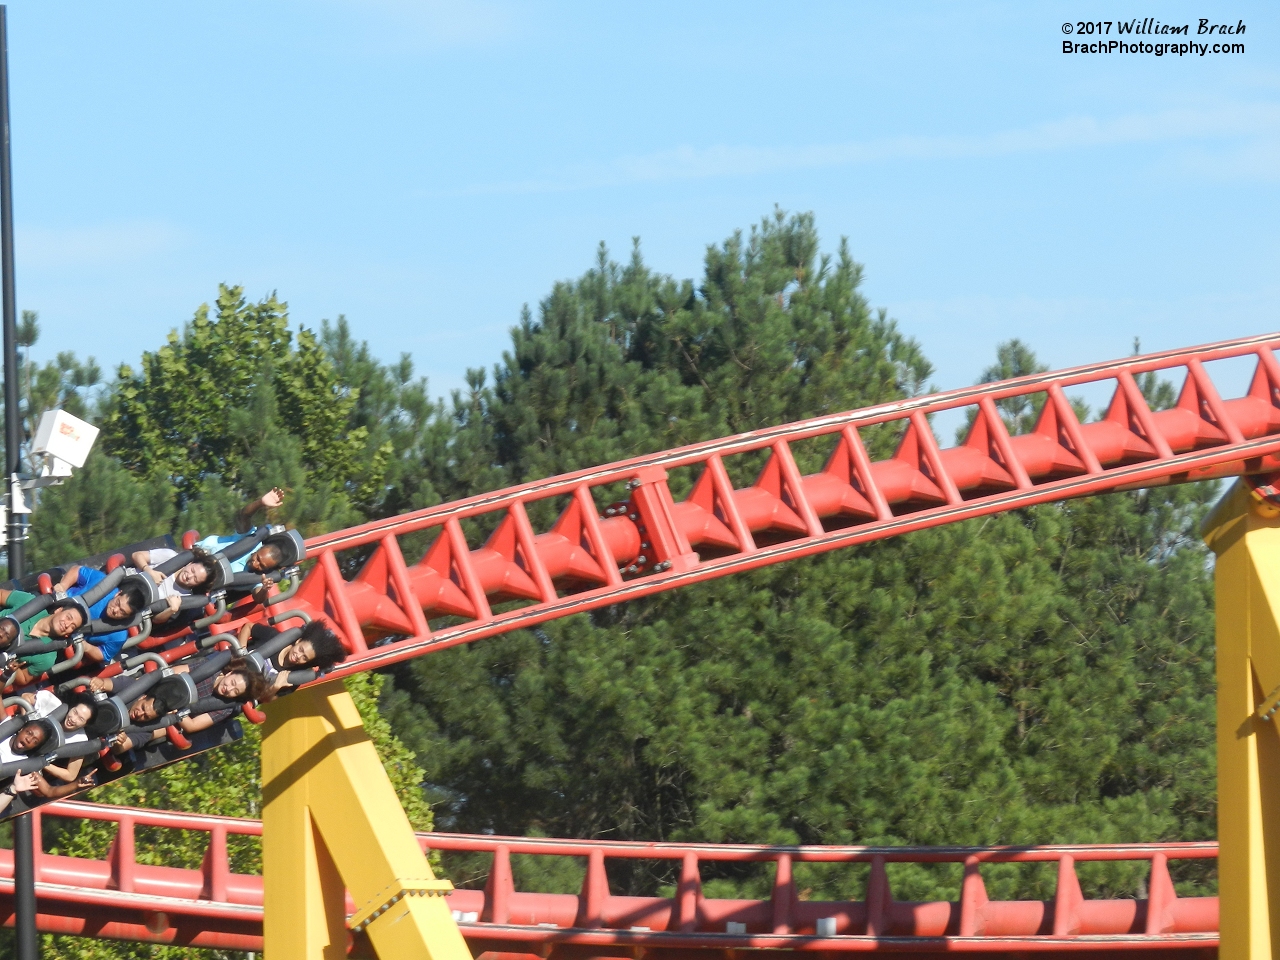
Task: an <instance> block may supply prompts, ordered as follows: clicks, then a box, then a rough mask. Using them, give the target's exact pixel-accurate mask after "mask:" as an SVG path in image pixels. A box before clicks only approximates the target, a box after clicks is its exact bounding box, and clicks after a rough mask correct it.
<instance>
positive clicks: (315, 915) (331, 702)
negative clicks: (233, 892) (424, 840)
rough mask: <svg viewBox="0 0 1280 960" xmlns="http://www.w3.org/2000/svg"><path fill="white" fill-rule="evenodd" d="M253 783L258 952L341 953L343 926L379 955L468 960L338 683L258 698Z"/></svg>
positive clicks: (288, 958) (444, 889) (301, 956)
mask: <svg viewBox="0 0 1280 960" xmlns="http://www.w3.org/2000/svg"><path fill="white" fill-rule="evenodd" d="M262 792H263V810H262V860H263V877H264V886H265V898H266V899H265V911H264V915H263V937H264V946H265V950H264V952H265V955H266V960H321V958H324V960H329V958H334V960H337V958H339V957H343V958H345V957H346V955H347V946H348V940H349V937H350V934H349V932H348V929H350V931H351V932H357V933H358V932H361V931H363V932H364V933H366V934H367V936H368V938H369V941H370V943H371V944H372V945H373V948H374V950H376V951H377V953H378V956H379V957H382V958H383V960H419V958H421V960H471V954H470V952H469V951H468V949H467V945H466V942H465V941H464V940H463V939H462V934H461V933H460V932H459V930H458V925H457V924H456V923H455V922H454V921H453V918H452V915H451V913H450V910H449V906H448V900H447V899H446V897H447V894H448V892H449V891H450V890H452V889H453V886H452V884H450V883H449V881H447V880H437V879H436V878H435V876H434V875H433V874H432V872H431V867H430V866H428V864H427V859H426V857H425V856H423V854H422V851H421V849H420V848H419V847H418V842H417V839H416V838H415V836H414V833H413V828H412V827H411V826H410V825H409V820H408V818H407V817H406V816H405V814H404V809H403V808H402V807H401V806H400V801H399V800H398V799H397V797H396V794H395V790H394V789H393V788H392V786H391V781H390V780H389V779H388V778H387V774H386V771H385V770H384V769H383V768H382V762H381V761H380V760H379V759H378V754H377V751H375V750H374V747H373V743H372V742H371V741H370V740H369V737H368V735H367V734H366V733H365V731H364V725H363V724H362V723H361V721H360V715H359V713H357V712H356V707H355V704H354V703H352V701H351V697H350V696H349V695H348V694H347V692H346V690H345V689H344V688H343V686H342V683H341V682H338V681H335V682H332V683H324V684H317V685H316V686H314V687H306V688H304V689H302V690H299V691H298V692H297V693H295V694H293V695H292V696H288V697H285V698H283V699H281V700H280V701H278V702H276V703H273V704H271V705H270V707H268V708H267V722H266V726H265V727H264V730H263V738H262ZM344 888H345V889H346V890H347V891H350V893H351V898H352V900H353V902H354V906H355V913H354V915H353V916H352V917H351V920H350V924H349V925H348V922H347V913H346V903H345V899H346V898H345V896H344Z"/></svg>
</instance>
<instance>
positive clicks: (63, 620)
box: [0, 567, 84, 687]
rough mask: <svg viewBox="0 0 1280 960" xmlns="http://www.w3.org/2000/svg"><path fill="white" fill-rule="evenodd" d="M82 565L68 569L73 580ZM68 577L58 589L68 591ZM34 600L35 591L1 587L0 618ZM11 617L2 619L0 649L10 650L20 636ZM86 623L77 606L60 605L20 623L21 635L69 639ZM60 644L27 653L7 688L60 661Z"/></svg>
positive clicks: (29, 637)
mask: <svg viewBox="0 0 1280 960" xmlns="http://www.w3.org/2000/svg"><path fill="white" fill-rule="evenodd" d="M78 572H79V567H74V568H72V570H71V571H69V572H68V576H69V577H70V581H71V583H74V582H75V574H76V573H78ZM67 580H68V577H63V579H62V580H61V581H59V582H58V584H57V586H56V587H55V590H57V591H62V592H65V591H66V589H67V587H68V586H69V584H68V583H67V582H66V581H67ZM34 599H35V594H31V593H26V592H24V591H22V590H5V589H3V588H0V617H8V616H9V614H11V613H13V612H14V611H16V610H17V609H18V608H19V607H21V606H22V605H23V604H24V603H27V602H29V601H31V600H34ZM14 624H15V621H14V620H12V619H0V650H5V649H8V648H9V647H10V646H12V645H13V644H14V643H15V642H17V641H18V640H19V639H20V637H19V636H18V631H17V629H16V628H15V626H14ZM82 626H84V616H83V614H82V613H81V612H80V610H78V609H76V608H75V607H60V608H59V609H57V610H55V611H53V613H52V614H51V613H50V612H49V611H48V610H41V611H40V612H39V613H37V614H36V615H35V616H33V617H30V618H29V619H27V620H24V621H23V622H22V624H21V627H22V636H25V637H26V638H27V639H28V640H42V639H43V640H44V641H45V642H46V643H48V640H49V637H50V635H52V636H54V637H61V638H66V637H69V636H71V634H73V633H75V631H76V630H79V629H80V628H81V627H82ZM60 649H61V648H60V647H53V649H51V650H50V651H49V652H48V653H37V654H27V655H25V656H24V657H23V659H22V661H21V662H20V663H19V665H18V666H17V669H15V670H14V672H13V675H12V676H11V677H10V678H9V679H8V681H7V682H6V683H5V686H6V687H23V686H26V685H27V684H29V683H31V682H32V681H33V680H34V679H35V678H36V677H38V676H40V675H41V674H42V673H44V672H45V671H46V670H48V669H49V668H50V667H52V666H53V665H54V664H55V663H57V662H58V653H59V650H60Z"/></svg>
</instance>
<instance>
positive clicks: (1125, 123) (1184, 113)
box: [461, 104, 1280, 194]
mask: <svg viewBox="0 0 1280 960" xmlns="http://www.w3.org/2000/svg"><path fill="white" fill-rule="evenodd" d="M1277 137H1280V105H1275V104H1238V105H1232V106H1228V107H1225V108H1221V109H1198V110H1168V111H1163V112H1160V113H1154V114H1145V115H1142V114H1138V115H1130V116H1126V117H1118V118H1116V119H1112V120H1098V119H1096V118H1093V117H1069V118H1066V119H1063V120H1055V121H1052V122H1049V123H1041V124H1036V125H1034V126H1030V127H1024V128H1021V129H1016V130H1004V131H998V132H996V133H989V134H978V135H969V136H932V137H931V136H907V137H889V138H883V139H878V140H866V141H855V142H852V143H842V144H826V145H811V146H800V147H741V146H726V145H718V146H711V147H691V146H681V147H675V148H673V149H668V150H660V151H656V152H654V153H646V154H639V155H635V156H623V157H618V158H616V159H614V160H611V161H607V162H604V163H590V164H579V165H575V166H573V167H570V168H568V169H566V170H565V171H563V172H562V173H561V174H559V175H555V176H550V177H546V178H542V179H535V180H522V181H510V182H505V183H491V184H481V185H477V186H474V187H470V188H465V189H463V190H462V191H461V192H462V193H464V194H501V193H554V192H559V191H567V190H587V189H591V188H594V187H609V186H620V185H625V184H634V183H655V182H664V181H673V180H694V179H704V178H710V177H742V176H753V175H757V174H762V173H774V172H778V171H785V170H805V169H818V168H824V167H842V166H851V165H856V164H866V163H883V162H886V161H893V160H920V159H923V160H939V159H962V158H969V157H999V156H1010V155H1015V154H1023V153H1051V152H1057V151H1064V150H1082V149H1089V148H1097V147H1106V146H1119V145H1124V144H1136V143H1184V142H1185V143H1188V144H1191V143H1203V142H1212V141H1221V140H1226V139H1240V138H1245V139H1246V140H1247V141H1249V142H1247V143H1245V144H1243V145H1242V147H1241V148H1242V149H1244V150H1246V151H1247V150H1250V149H1254V146H1253V143H1254V141H1257V140H1259V139H1262V140H1274V139H1275V138H1277ZM1270 155H1271V154H1270V152H1269V151H1266V152H1264V153H1262V154H1261V155H1260V156H1259V157H1258V158H1256V159H1249V160H1248V162H1241V161H1237V160H1233V161H1232V165H1233V167H1232V169H1237V170H1238V171H1239V172H1240V173H1242V174H1243V173H1247V172H1249V171H1252V170H1254V168H1256V167H1259V166H1260V165H1262V164H1264V163H1265V161H1266V159H1267V158H1268V157H1269V156H1270ZM1272 175H1273V174H1272Z"/></svg>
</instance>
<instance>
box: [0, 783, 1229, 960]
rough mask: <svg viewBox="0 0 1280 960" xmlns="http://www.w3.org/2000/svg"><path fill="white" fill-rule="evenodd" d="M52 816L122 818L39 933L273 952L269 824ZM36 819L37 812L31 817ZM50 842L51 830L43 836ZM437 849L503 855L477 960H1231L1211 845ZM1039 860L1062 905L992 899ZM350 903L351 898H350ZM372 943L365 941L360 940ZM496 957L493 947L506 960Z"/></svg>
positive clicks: (44, 897)
mask: <svg viewBox="0 0 1280 960" xmlns="http://www.w3.org/2000/svg"><path fill="white" fill-rule="evenodd" d="M43 815H44V816H57V817H72V818H87V819H92V820H101V821H108V822H112V823H114V824H116V836H115V840H114V841H113V842H112V844H111V849H110V851H109V853H108V855H107V858H106V859H104V860H88V859H81V858H73V857H62V856H55V855H51V854H44V853H40V854H38V855H37V858H36V882H37V895H38V897H39V909H40V914H39V923H40V928H41V929H42V930H44V931H47V932H56V933H71V934H77V935H81V936H95V937H108V938H114V939H125V940H140V941H144V942H149V943H171V944H187V945H191V946H207V947H220V948H223V949H239V950H261V949H262V878H261V877H257V876H247V875H244V874H237V873H232V872H231V869H230V867H229V864H228V859H227V841H228V837H234V836H237V835H248V836H260V835H261V833H262V825H261V824H260V823H259V822H258V821H256V820H236V819H231V818H227V817H209V816H201V815H199V814H183V813H169V812H165V811H159V810H134V809H130V808H127V807H108V806H99V805H96V804H86V803H73V802H67V803H54V804H50V805H48V806H46V807H45V808H43ZM33 816H35V817H37V818H39V817H40V816H41V814H40V813H36V814H33ZM139 827H144V828H145V827H152V828H154V827H158V828H162V829H176V830H195V831H200V832H202V833H207V834H208V835H209V842H208V848H207V852H206V854H205V857H204V863H203V866H202V868H201V869H200V870H180V869H175V868H172V867H163V866H147V865H143V864H139V863H138V862H137V861H136V859H135V846H134V844H135V831H136V829H137V828H139ZM36 836H37V838H38V837H39V836H40V833H39V830H38V829H37V830H36ZM419 840H420V842H421V844H422V846H423V849H436V850H444V851H461V852H476V853H482V854H488V855H490V856H491V858H492V859H491V861H490V865H489V870H488V883H487V885H486V887H485V889H483V890H457V891H455V892H454V893H453V894H452V895H451V896H450V898H449V903H450V906H451V907H452V908H453V910H454V911H455V916H456V917H457V918H458V919H459V922H460V924H461V927H462V931H463V935H464V936H465V937H466V939H467V942H468V944H469V945H470V947H471V950H472V953H473V954H474V955H475V956H477V957H478V956H480V954H482V953H488V954H490V955H491V956H493V955H503V954H506V955H520V956H521V957H530V956H537V957H539V958H541V960H547V958H554V960H570V958H573V960H577V958H580V957H583V958H585V957H588V956H590V957H599V956H617V957H626V958H629V960H635V958H637V957H639V956H640V955H641V954H655V953H656V954H659V955H662V954H666V953H668V952H669V953H670V954H671V956H672V958H673V960H674V958H675V957H676V955H680V956H689V955H690V954H693V953H706V952H708V951H710V952H724V951H730V950H737V949H744V948H768V949H772V950H780V951H785V952H789V953H795V954H796V955H797V956H798V955H802V954H803V955H808V956H809V957H812V958H814V960H818V956H819V955H821V954H832V953H865V952H887V953H894V954H897V955H900V956H907V957H909V956H933V955H936V954H939V953H956V952H961V953H972V954H979V955H989V956H1001V957H1010V956H1019V955H1025V954H1027V953H1036V952H1051V953H1057V954H1065V955H1067V956H1076V957H1086V956H1088V957H1094V956H1101V955H1104V954H1108V955H1114V954H1115V953H1116V952H1117V951H1128V950H1142V951H1144V952H1151V953H1152V956H1159V957H1166V958H1174V957H1179V958H1181V957H1188V958H1189V957H1204V956H1206V955H1209V956H1212V955H1214V954H1216V948H1217V944H1218V934H1217V930H1218V900H1217V898H1216V897H1179V896H1177V895H1176V894H1175V892H1174V888H1173V884H1172V882H1171V881H1170V875H1169V864H1170V863H1171V862H1175V861H1179V860H1190V859H1210V858H1215V857H1216V856H1217V852H1218V848H1217V844H1214V843H1171V844H1135V845H1132V846H1061V847H763V846H745V845H742V846H717V845H710V844H677V843H620V842H606V841H580V840H547V839H520V838H516V837H493V836H472V835H459V834H434V833H433V834H422V835H420V837H419ZM517 855H529V856H537V857H574V858H579V862H582V861H584V860H585V865H586V870H585V878H584V880H583V883H582V888H581V890H580V891H579V892H578V893H576V894H551V893H529V892H522V891H520V890H518V889H516V886H515V883H514V880H513V874H512V861H511V858H512V857H513V856H517ZM610 859H633V860H636V859H638V860H650V861H653V860H665V861H672V864H673V867H674V866H675V864H678V865H679V866H678V868H676V869H675V873H676V875H677V876H678V877H679V880H678V883H677V884H676V888H675V890H674V892H673V895H672V896H670V897H627V896H617V895H613V894H611V893H610V891H609V885H608V879H607V877H606V866H605V865H606V862H607V861H608V860H610ZM1100 860H1113V861H1114V860H1130V861H1144V862H1146V863H1148V864H1150V866H1149V874H1148V877H1147V890H1148V891H1149V894H1148V897H1147V898H1146V899H1140V900H1130V899H1115V900H1089V899H1085V898H1084V897H1083V895H1082V894H1081V890H1080V884H1079V881H1078V879H1077V877H1076V865H1077V864H1079V863H1088V862H1094V861H1100ZM725 862H732V863H743V862H764V863H772V864H773V865H774V867H773V876H774V880H773V892H772V896H771V897H770V898H769V899H767V900H726V899H718V898H714V897H706V896H704V894H703V890H702V873H703V871H704V870H706V869H709V868H710V865H712V864H715V863H725ZM1027 862H1041V863H1049V864H1053V865H1054V869H1055V872H1056V876H1057V890H1056V894H1055V896H1054V898H1053V899H1052V900H1011V901H1000V900H991V899H989V898H988V896H987V892H986V888H985V887H984V885H983V880H982V870H983V865H984V864H996V863H1027ZM805 863H857V864H866V865H867V866H866V867H865V870H866V876H867V881H866V885H865V886H866V892H865V895H864V898H863V899H861V900H847V901H845V900H841V901H831V902H820V901H812V900H800V899H799V897H798V893H797V884H796V881H795V878H794V871H795V869H796V867H797V865H799V864H805ZM908 863H912V864H920V863H953V864H959V865H962V866H961V868H960V869H962V870H963V880H962V882H961V891H960V897H959V899H958V900H956V901H951V902H946V901H943V902H935V903H912V902H907V901H901V900H895V899H894V897H893V888H892V881H893V872H894V865H895V864H908ZM12 877H13V863H12V856H11V854H10V852H9V851H7V850H5V851H0V906H2V908H3V910H4V911H6V918H7V919H6V922H7V923H12V902H11V898H12V890H13V880H12ZM348 910H349V911H350V910H351V907H350V906H349V907H348ZM354 946H355V948H356V952H357V953H360V952H362V951H361V950H360V947H361V946H362V944H361V943H359V942H357V943H356V944H354ZM495 960H496V957H495Z"/></svg>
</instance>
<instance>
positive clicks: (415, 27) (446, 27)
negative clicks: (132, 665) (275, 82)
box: [340, 0, 516, 48]
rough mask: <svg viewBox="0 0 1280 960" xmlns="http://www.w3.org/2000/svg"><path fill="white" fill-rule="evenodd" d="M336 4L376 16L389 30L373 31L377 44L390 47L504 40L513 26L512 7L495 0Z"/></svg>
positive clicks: (377, 0) (471, 44) (371, 0)
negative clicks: (378, 38)
mask: <svg viewBox="0 0 1280 960" xmlns="http://www.w3.org/2000/svg"><path fill="white" fill-rule="evenodd" d="M340 5H341V6H346V7H351V8H355V9H357V10H358V11H359V12H360V14H362V15H364V16H367V15H369V14H370V13H373V14H375V15H378V16H380V17H381V18H382V19H383V20H384V21H385V22H386V24H387V25H388V26H390V27H391V28H392V29H391V30H390V31H386V30H379V31H377V33H378V36H379V37H380V40H379V43H380V44H382V45H384V46H388V47H391V48H405V47H409V48H438V47H475V46H483V45H487V44H490V43H493V42H495V41H499V40H504V39H506V38H507V37H509V36H510V35H512V34H513V33H514V32H515V28H516V14H515V11H514V9H513V8H512V7H511V6H510V5H509V4H503V3H499V2H497V0H454V2H449V3H445V2H441V0H359V2H358V3H352V2H351V0H341V3H340ZM388 37H390V39H388Z"/></svg>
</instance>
